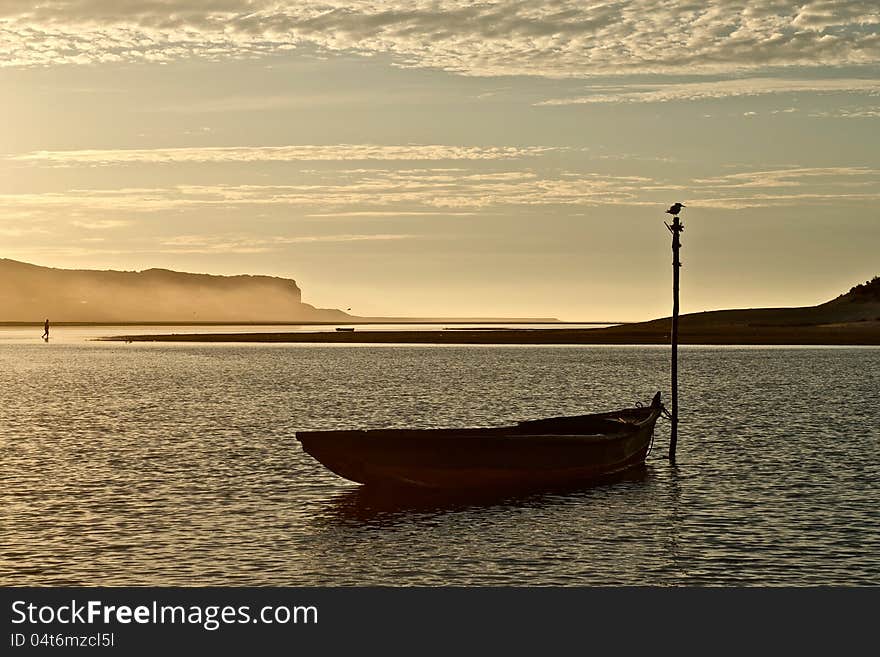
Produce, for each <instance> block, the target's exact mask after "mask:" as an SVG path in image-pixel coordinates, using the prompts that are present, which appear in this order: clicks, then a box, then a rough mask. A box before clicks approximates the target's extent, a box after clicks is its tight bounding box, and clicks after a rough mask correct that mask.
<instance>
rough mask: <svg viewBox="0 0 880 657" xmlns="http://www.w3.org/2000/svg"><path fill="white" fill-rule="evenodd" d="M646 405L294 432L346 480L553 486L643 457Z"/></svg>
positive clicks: (649, 413) (656, 410)
mask: <svg viewBox="0 0 880 657" xmlns="http://www.w3.org/2000/svg"><path fill="white" fill-rule="evenodd" d="M663 411H664V408H663V405H662V404H661V403H660V393H659V392H658V393H657V394H656V395H655V396H654V399H653V401H652V402H651V405H650V406H644V407H637V408H625V409H622V410H619V411H611V412H608V413H596V414H593V415H576V416H570V417H555V418H549V419H544V420H529V421H525V422H520V423H518V424H516V425H514V426H507V427H490V428H470V429H371V430H366V431H361V430H355V431H298V432H297V434H296V437H297V440H299V441H300V443H302V446H303V449H304V450H305V451H306V452H307V453H308V454H310V455H312V456H313V457H314V458H315V459H317V460H318V461H319V462H321V463H322V464H323V465H324V466H326V467H327V468H329V469H330V470H332V471H333V472H335V473H336V474H338V475H339V476H341V477H344V478H345V479H349V480H351V481H355V482H358V483H361V484H368V485H381V486H410V487H412V486H415V487H418V488H427V489H443V490H456V489H457V490H471V489H480V488H517V489H520V488H552V487H564V486H571V485H577V484H581V483H586V482H589V481H592V480H596V479H600V478H604V477H606V476H608V475H613V474H616V473H619V472H623V471H625V470H627V469H629V468H632V467H635V466H639V465H641V464H643V463H644V461H645V457H646V456H647V454H648V451H649V449H650V446H651V442H652V440H653V435H654V425H655V423H656V422H657V418H658V417H660V415H661V414H662V413H663Z"/></svg>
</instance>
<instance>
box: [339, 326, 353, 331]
mask: <svg viewBox="0 0 880 657" xmlns="http://www.w3.org/2000/svg"><path fill="white" fill-rule="evenodd" d="M336 330H337V331H354V328H351V327H348V326H338V327H337V328H336Z"/></svg>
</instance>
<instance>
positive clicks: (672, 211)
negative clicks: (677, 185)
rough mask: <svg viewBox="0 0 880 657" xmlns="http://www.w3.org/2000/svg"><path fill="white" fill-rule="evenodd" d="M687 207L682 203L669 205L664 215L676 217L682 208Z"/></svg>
mask: <svg viewBox="0 0 880 657" xmlns="http://www.w3.org/2000/svg"><path fill="white" fill-rule="evenodd" d="M686 207H687V206H686V205H685V204H684V203H675V204H674V205H670V206H669V209H668V210H667V211H666V214H671V215H673V216H675V215H677V214H678V213H679V212H681V209H682V208H686Z"/></svg>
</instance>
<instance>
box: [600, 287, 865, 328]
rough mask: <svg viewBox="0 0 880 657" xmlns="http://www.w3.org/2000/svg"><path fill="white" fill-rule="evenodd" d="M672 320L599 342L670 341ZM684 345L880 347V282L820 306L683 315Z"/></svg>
mask: <svg viewBox="0 0 880 657" xmlns="http://www.w3.org/2000/svg"><path fill="white" fill-rule="evenodd" d="M669 330H670V318H668V317H666V318H663V319H655V320H652V321H650V322H641V323H638V324H626V325H623V326H614V327H611V328H607V329H600V330H599V331H596V333H595V335H594V337H596V338H601V339H602V340H603V341H604V340H607V341H613V342H638V343H645V342H657V343H664V342H667V341H668V339H669ZM679 330H680V337H681V341H682V342H683V343H691V344H713V343H714V344H719V343H731V344H840V343H846V344H878V343H880V277H875V278H873V279H872V280H870V281H867V282H865V283H863V284H861V285H856V286H855V287H853V288H852V289H850V291H849V292H847V293H846V294H842V295H841V296H839V297H837V298H836V299H832V300H831V301H827V302H826V303H823V304H820V305H818V306H806V307H802V308H753V309H748V310H714V311H709V312H702V313H693V314H688V315H682V316H681V317H680V320H679Z"/></svg>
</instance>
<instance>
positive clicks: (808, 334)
mask: <svg viewBox="0 0 880 657" xmlns="http://www.w3.org/2000/svg"><path fill="white" fill-rule="evenodd" d="M103 339H104V340H110V341H124V342H262V343H335V344H449V345H455V344H459V345H461V344H511V345H516V344H523V345H529V344H533V345H541V344H569V345H574V344H595V345H609V344H633V345H649V344H667V343H668V342H669V335H668V332H667V331H666V330H664V329H663V327H662V326H660V325H659V324H658V323H657V322H650V323H646V324H630V325H621V326H612V327H608V328H595V329H585V328H577V329H567V328H513V329H511V328H498V329H486V328H479V329H477V328H468V329H456V330H413V329H401V330H381V331H377V330H370V329H360V328H358V329H356V330H354V331H320V332H318V331H298V332H271V333H268V332H266V333H172V334H156V335H119V336H112V337H108V338H103ZM680 341H681V343H682V344H706V345H738V344H745V345H760V344H766V345H880V321H873V322H853V323H849V324H842V325H828V326H752V327H742V326H736V327H732V328H730V329H724V328H720V327H719V328H714V327H713V328H711V329H698V330H687V329H685V330H683V331H682V334H681V337H680Z"/></svg>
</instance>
